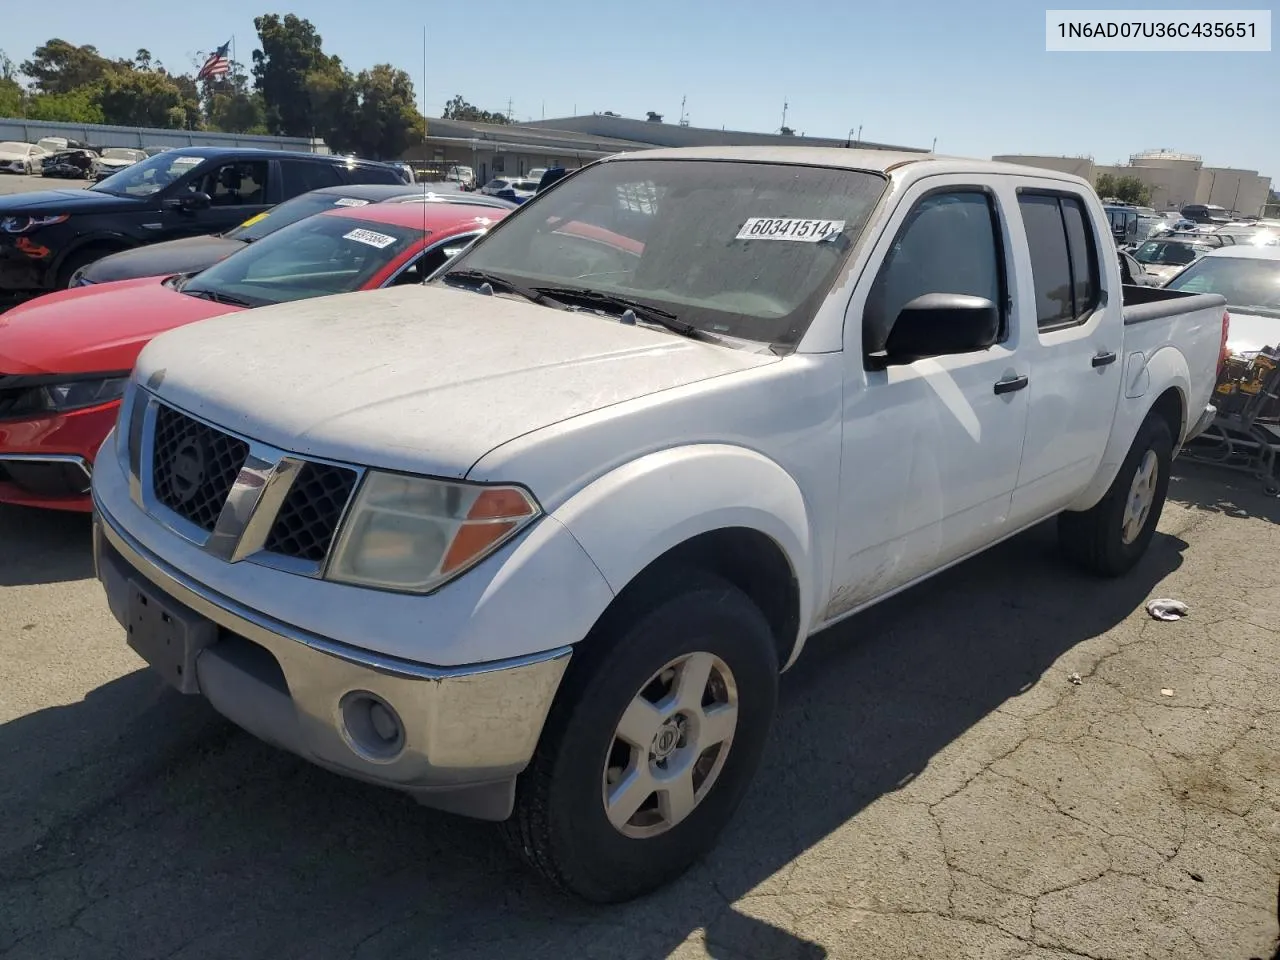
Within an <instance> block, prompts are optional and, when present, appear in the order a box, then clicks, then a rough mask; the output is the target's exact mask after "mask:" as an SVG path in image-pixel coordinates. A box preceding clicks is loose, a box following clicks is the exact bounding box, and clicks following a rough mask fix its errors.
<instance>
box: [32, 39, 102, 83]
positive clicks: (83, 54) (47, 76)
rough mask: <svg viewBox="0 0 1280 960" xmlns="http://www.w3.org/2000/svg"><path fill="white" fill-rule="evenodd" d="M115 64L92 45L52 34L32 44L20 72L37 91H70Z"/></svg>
mask: <svg viewBox="0 0 1280 960" xmlns="http://www.w3.org/2000/svg"><path fill="white" fill-rule="evenodd" d="M118 66H119V64H115V63H112V62H111V61H110V60H108V59H107V58H106V57H104V56H102V55H101V54H100V53H98V50H97V48H96V47H93V46H89V45H86V46H83V47H77V46H76V45H75V44H72V43H68V42H67V41H66V40H59V39H58V38H56V37H55V38H54V39H52V40H50V41H49V42H48V43H44V44H41V45H40V46H38V47H36V49H35V53H34V54H33V55H32V57H31V59H30V60H24V61H23V63H22V73H24V74H25V75H26V76H28V77H30V78H31V81H32V82H31V86H32V88H33V90H34V91H35V92H37V93H71V92H72V91H73V90H79V89H81V88H83V87H88V86H92V85H93V84H96V83H101V82H102V80H103V79H104V78H105V77H106V75H107V74H108V73H109V72H111V71H112V70H113V69H115V68H117V67H118Z"/></svg>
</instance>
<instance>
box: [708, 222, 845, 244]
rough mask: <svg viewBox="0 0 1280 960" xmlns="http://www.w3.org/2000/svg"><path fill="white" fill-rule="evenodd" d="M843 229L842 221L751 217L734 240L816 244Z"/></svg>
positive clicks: (833, 237)
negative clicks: (787, 241)
mask: <svg viewBox="0 0 1280 960" xmlns="http://www.w3.org/2000/svg"><path fill="white" fill-rule="evenodd" d="M843 229H844V221H843V220H803V219H800V218H798V217H752V218H751V219H749V220H748V221H747V222H746V223H744V224H743V225H742V229H741V230H739V231H738V235H737V236H736V237H734V238H733V239H735V240H798V241H800V242H801V243H817V242H818V241H819V240H834V239H835V238H836V237H838V236H839V235H840V231H842V230H843Z"/></svg>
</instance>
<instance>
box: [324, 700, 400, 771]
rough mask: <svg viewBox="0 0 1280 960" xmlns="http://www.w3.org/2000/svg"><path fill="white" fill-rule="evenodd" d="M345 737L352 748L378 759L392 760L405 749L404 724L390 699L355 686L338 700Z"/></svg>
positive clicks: (343, 735) (370, 757) (383, 761)
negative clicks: (388, 700)
mask: <svg viewBox="0 0 1280 960" xmlns="http://www.w3.org/2000/svg"><path fill="white" fill-rule="evenodd" d="M338 710H339V711H340V712H341V714H342V737H343V739H344V740H346V742H347V746H349V747H350V748H351V749H352V750H354V751H355V752H356V753H358V754H359V755H360V756H362V757H364V758H365V759H366V760H371V761H373V762H374V763H388V762H390V761H392V760H394V759H395V758H396V757H398V756H399V755H400V751H402V750H403V749H404V724H403V723H401V722H400V716H399V714H397V713H396V711H395V709H394V708H393V707H392V706H391V704H389V703H387V701H385V700H383V699H382V698H381V697H379V696H378V695H377V694H373V693H370V692H369V691H367V690H353V691H351V692H350V693H348V694H347V695H346V696H344V697H343V698H342V700H341V702H340V703H339V704H338Z"/></svg>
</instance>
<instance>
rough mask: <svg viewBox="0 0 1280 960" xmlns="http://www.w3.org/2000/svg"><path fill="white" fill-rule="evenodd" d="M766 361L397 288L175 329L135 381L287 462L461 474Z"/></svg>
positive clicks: (603, 324)
mask: <svg viewBox="0 0 1280 960" xmlns="http://www.w3.org/2000/svg"><path fill="white" fill-rule="evenodd" d="M777 359H778V358H777V357H775V356H774V355H773V354H772V353H769V352H764V353H753V352H750V351H747V350H737V349H734V348H731V347H723V346H718V345H714V344H709V343H703V342H698V341H693V340H687V339H684V338H681V337H679V336H676V335H674V334H670V333H666V332H663V331H656V330H650V329H647V328H644V327H637V326H623V325H622V324H620V323H618V322H617V321H615V320H612V319H611V318H608V317H601V316H598V315H595V314H591V313H585V312H583V313H579V312H571V311H562V310H554V309H551V308H548V307H539V306H536V305H534V304H530V303H525V302H523V301H519V300H515V299H511V298H506V297H498V296H483V295H481V294H478V293H471V292H468V291H463V290H451V289H448V288H444V287H422V286H413V287H411V286H405V287H393V288H390V289H386V290H378V291H372V292H367V293H350V294H343V295H340V296H333V297H324V298H320V299H316V300H308V301H303V302H298V303H290V304H282V305H280V306H273V307H263V308H259V309H257V310H252V311H249V312H248V313H245V314H241V315H239V316H234V317H219V318H216V319H213V320H210V321H208V322H205V323H200V324H196V325H194V326H191V327H187V328H184V329H180V330H174V331H173V332H171V333H167V334H165V335H164V336H161V337H158V338H157V339H155V340H154V341H152V342H151V344H150V345H149V346H148V347H147V348H146V349H145V350H144V351H143V353H142V356H141V357H140V358H139V360H138V379H139V381H140V382H141V383H143V384H144V385H146V386H147V387H149V388H150V389H152V390H154V391H156V392H157V393H158V394H159V395H160V396H161V397H162V398H164V399H166V400H168V401H170V402H172V403H174V404H175V405H177V406H179V407H182V408H183V409H185V410H188V411H190V412H191V413H194V414H196V415H198V416H201V417H204V418H206V419H208V420H210V421H211V422H213V423H215V424H219V425H222V426H224V427H227V428H229V429H231V430H234V431H237V432H239V433H241V434H244V435H246V436H249V437H251V438H254V439H257V440H260V441H263V442H265V443H269V444H272V445H274V446H277V447H281V448H283V449H285V450H290V451H292V452H294V453H297V454H300V455H304V456H316V457H324V458H329V459H334V460H342V461H347V462H350V463H357V464H363V465H367V466H374V467H383V468H386V469H393V470H404V471H408V472H412V473H423V474H431V475H435V476H445V477H463V476H465V475H466V474H467V472H468V471H469V470H470V468H471V467H472V465H473V464H475V462H476V461H477V460H479V459H480V458H481V457H483V456H484V455H485V454H486V453H488V452H489V451H490V450H492V449H494V448H495V447H497V446H500V445H501V444H503V443H506V442H507V441H509V440H512V439H514V438H516V437H519V436H522V435H524V434H527V433H530V432H532V431H535V430H538V429H541V428H543V427H547V426H550V425H552V424H555V423H558V422H560V421H563V420H566V419H568V418H570V417H576V416H579V415H581V414H585V413H590V412H591V411H594V410H600V409H602V408H604V407H608V406H611V405H613V404H617V403H622V402H624V401H627V400H633V399H636V398H639V397H643V396H646V395H649V394H653V393H656V392H658V391H661V390H669V389H671V388H674V387H680V386H684V385H687V384H692V383H695V382H697V381H700V380H705V379H707V378H710V377H717V376H723V375H726V374H733V373H736V372H738V371H743V370H747V369H751V368H753V367H758V366H761V365H763V364H766V363H770V362H775V361H776V360H777Z"/></svg>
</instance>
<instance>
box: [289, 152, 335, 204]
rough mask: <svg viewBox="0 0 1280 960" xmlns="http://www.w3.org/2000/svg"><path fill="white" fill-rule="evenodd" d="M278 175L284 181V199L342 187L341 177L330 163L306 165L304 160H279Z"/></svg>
mask: <svg viewBox="0 0 1280 960" xmlns="http://www.w3.org/2000/svg"><path fill="white" fill-rule="evenodd" d="M280 174H281V176H282V178H283V181H284V199H286V200H288V199H290V198H292V197H296V196H298V195H299V194H303V193H310V192H311V191H312V190H319V189H320V188H321V187H338V186H341V185H342V176H341V175H340V174H339V173H338V168H337V167H336V166H334V165H333V164H332V163H308V162H307V161H306V160H281V161H280Z"/></svg>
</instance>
